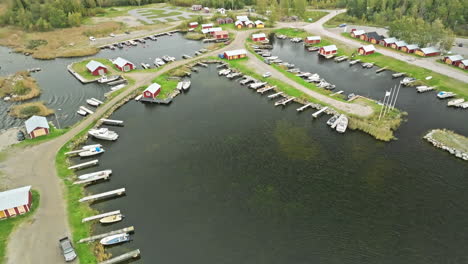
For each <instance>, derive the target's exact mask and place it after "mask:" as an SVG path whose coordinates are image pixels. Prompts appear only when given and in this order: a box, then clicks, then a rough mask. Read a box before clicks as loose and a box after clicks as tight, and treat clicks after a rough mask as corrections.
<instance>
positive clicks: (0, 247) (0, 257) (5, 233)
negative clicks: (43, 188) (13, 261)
mask: <svg viewBox="0 0 468 264" xmlns="http://www.w3.org/2000/svg"><path fill="white" fill-rule="evenodd" d="M39 200H40V194H39V192H37V191H35V190H32V206H31V210H30V211H29V212H28V213H26V214H23V215H19V216H16V217H12V218H8V219H5V220H2V221H1V222H0V223H1V224H0V263H5V255H6V247H7V243H8V238H9V237H10V234H11V232H12V231H13V230H14V229H15V228H16V227H17V226H18V225H19V224H21V223H22V222H24V221H25V220H27V219H29V218H30V217H31V216H32V215H33V214H34V212H35V211H36V210H37V208H38V207H39Z"/></svg>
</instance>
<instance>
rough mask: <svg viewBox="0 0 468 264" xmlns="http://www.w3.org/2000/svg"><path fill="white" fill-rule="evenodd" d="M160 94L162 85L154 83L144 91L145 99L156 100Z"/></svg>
mask: <svg viewBox="0 0 468 264" xmlns="http://www.w3.org/2000/svg"><path fill="white" fill-rule="evenodd" d="M160 92H161V85H159V84H157V83H153V84H151V85H150V86H148V88H146V89H145V90H144V91H143V97H144V98H152V99H154V98H155V97H156V96H158V94H159V93H160Z"/></svg>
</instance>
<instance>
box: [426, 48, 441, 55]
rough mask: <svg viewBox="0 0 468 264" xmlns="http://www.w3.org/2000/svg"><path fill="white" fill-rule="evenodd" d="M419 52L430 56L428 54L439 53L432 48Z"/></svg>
mask: <svg viewBox="0 0 468 264" xmlns="http://www.w3.org/2000/svg"><path fill="white" fill-rule="evenodd" d="M421 51H422V52H424V54H430V53H437V52H440V51H439V50H438V49H436V48H434V47H427V48H422V49H421Z"/></svg>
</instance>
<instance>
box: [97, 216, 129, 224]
mask: <svg viewBox="0 0 468 264" xmlns="http://www.w3.org/2000/svg"><path fill="white" fill-rule="evenodd" d="M123 218H124V216H123V215H122V214H116V215H111V216H107V217H104V218H101V220H99V222H100V223H101V224H111V223H115V222H119V221H122V219H123Z"/></svg>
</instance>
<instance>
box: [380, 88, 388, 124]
mask: <svg viewBox="0 0 468 264" xmlns="http://www.w3.org/2000/svg"><path fill="white" fill-rule="evenodd" d="M385 98H387V91H385V95H384V98H383V100H382V104H383V107H382V109H380V114H379V120H380V117H381V116H382V111H383V109H384V108H385Z"/></svg>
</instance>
